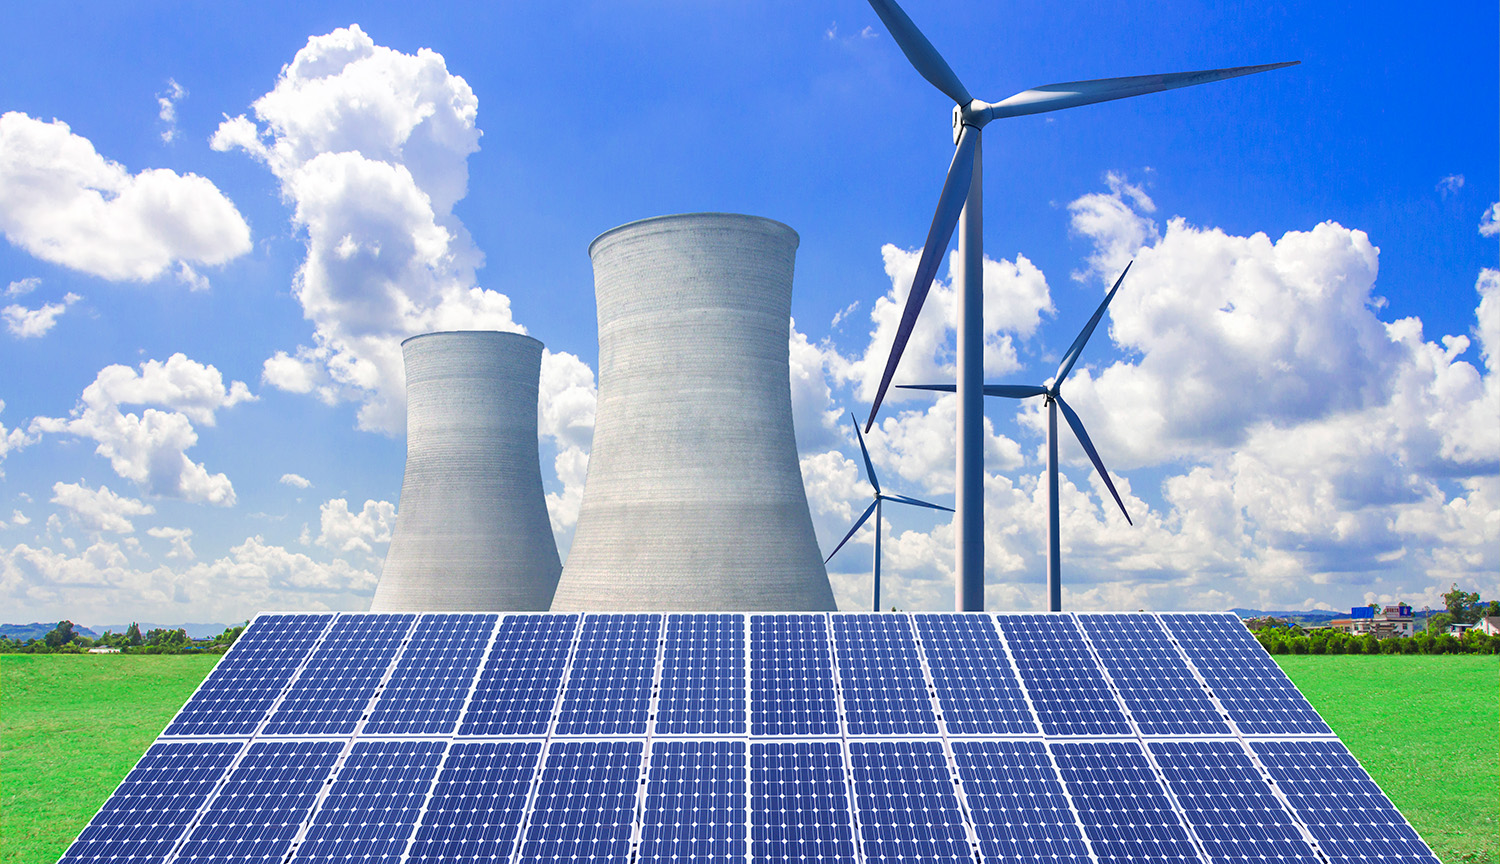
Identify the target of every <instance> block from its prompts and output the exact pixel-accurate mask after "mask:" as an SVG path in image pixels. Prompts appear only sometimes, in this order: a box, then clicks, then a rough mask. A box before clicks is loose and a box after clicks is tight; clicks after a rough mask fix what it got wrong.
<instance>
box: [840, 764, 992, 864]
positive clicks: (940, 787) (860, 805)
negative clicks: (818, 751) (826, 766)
mask: <svg viewBox="0 0 1500 864" xmlns="http://www.w3.org/2000/svg"><path fill="white" fill-rule="evenodd" d="M849 753H850V756H849V761H850V763H851V764H852V766H853V768H854V800H855V804H856V805H857V809H858V811H859V834H860V844H861V846H862V848H863V849H864V853H865V861H866V862H867V864H870V862H877V861H891V862H905V861H963V862H972V861H973V860H974V857H973V854H972V850H971V849H970V847H969V840H968V835H967V834H966V833H965V832H964V818H963V814H962V813H961V812H959V809H958V797H957V796H956V795H955V794H954V792H953V781H952V778H951V777H950V776H949V774H948V761H947V758H946V757H945V756H944V755H943V745H942V742H940V741H852V742H850V743H849Z"/></svg>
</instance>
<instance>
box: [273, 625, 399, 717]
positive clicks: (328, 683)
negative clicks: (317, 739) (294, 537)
mask: <svg viewBox="0 0 1500 864" xmlns="http://www.w3.org/2000/svg"><path fill="white" fill-rule="evenodd" d="M415 620H416V616H414V615H404V614H380V615H341V616H339V618H338V619H337V620H335V621H334V622H333V626H332V627H331V628H329V630H328V633H327V635H325V636H324V637H323V641H322V642H321V643H320V644H319V645H318V647H317V648H316V649H314V650H313V653H312V656H311V657H309V658H308V659H307V665H306V666H305V667H303V669H302V671H301V672H300V673H298V675H297V679H296V681H294V682H293V683H292V687H291V689H290V690H289V691H287V694H286V698H284V699H283V700H282V701H281V704H280V705H278V706H277V707H276V710H275V711H274V712H273V713H272V714H271V719H270V721H269V722H268V723H267V724H266V728H265V731H264V733H263V734H266V735H348V734H350V733H352V732H353V731H354V727H355V726H356V725H357V724H358V723H359V721H360V719H361V718H362V717H363V716H364V713H365V709H366V708H368V707H369V705H370V698H371V697H372V696H374V695H375V688H376V687H378V686H380V682H381V681H382V680H384V678H385V674H386V672H387V671H388V670H389V669H390V667H391V660H392V659H393V658H394V657H395V656H396V652H397V651H398V650H399V649H400V648H401V641H402V639H404V638H405V637H406V634H407V633H408V632H409V631H410V630H411V625H412V622H413V621H415Z"/></svg>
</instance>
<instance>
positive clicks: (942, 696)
mask: <svg viewBox="0 0 1500 864" xmlns="http://www.w3.org/2000/svg"><path fill="white" fill-rule="evenodd" d="M915 617H916V623H917V632H918V633H919V634H920V635H921V637H922V653H923V654H925V655H927V668H928V669H929V670H931V671H932V681H933V684H934V685H936V687H937V693H938V704H940V705H942V706H943V724H944V725H945V726H946V727H947V728H948V734H950V735H1029V734H1036V733H1037V731H1038V728H1039V727H1038V726H1037V724H1036V717H1035V716H1033V715H1032V713H1031V709H1030V708H1029V707H1027V705H1026V699H1025V697H1024V696H1023V695H1022V694H1021V685H1020V682H1018V681H1017V680H1016V673H1015V670H1014V668H1013V667H1012V666H1011V664H1010V655H1008V654H1006V652H1005V646H1004V645H1003V644H1001V642H1000V636H999V634H998V633H997V632H996V631H995V622H994V619H992V618H990V616H988V615H952V614H948V615H917V616H915Z"/></svg>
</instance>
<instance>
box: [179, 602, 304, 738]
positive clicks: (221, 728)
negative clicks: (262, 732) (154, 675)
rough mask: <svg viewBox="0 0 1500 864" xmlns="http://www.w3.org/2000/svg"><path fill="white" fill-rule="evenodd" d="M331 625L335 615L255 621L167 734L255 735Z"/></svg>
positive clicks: (189, 702) (275, 616)
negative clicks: (300, 666)
mask: <svg viewBox="0 0 1500 864" xmlns="http://www.w3.org/2000/svg"><path fill="white" fill-rule="evenodd" d="M332 621H333V616H332V615H261V616H260V617H258V618H256V619H255V621H254V622H253V623H252V624H251V625H250V626H249V627H247V628H245V632H244V633H242V634H240V637H239V639H238V640H236V641H235V643H234V647H233V648H231V649H230V650H229V653H228V654H226V655H224V659H223V660H220V661H219V663H218V665H217V666H215V667H214V671H213V672H212V673H211V674H210V675H209V676H208V680H206V681H204V682H203V684H202V686H200V687H199V688H198V692H196V693H194V694H193V696H192V698H191V699H189V700H188V703H187V705H186V706H184V707H183V709H182V711H180V712H179V713H178V714H177V717H176V718H175V719H173V721H172V723H171V724H170V725H169V726H167V731H166V732H164V733H162V734H163V735H194V736H206V735H239V736H248V735H250V734H251V733H253V732H254V731H255V729H256V727H257V726H259V725H260V723H261V721H262V720H264V719H265V716H266V711H268V710H270V708H271V705H272V703H274V702H275V701H276V697H277V696H279V695H281V691H282V690H283V689H285V687H286V682H288V681H290V680H291V678H292V674H293V673H294V672H296V671H297V667H298V666H299V665H300V664H301V663H302V660H303V658H305V657H306V656H307V653H308V652H309V651H311V650H312V647H313V645H314V644H316V642H317V641H318V637H319V636H321V635H322V634H323V631H324V630H325V629H326V628H327V627H328V625H329V623H330V622H332Z"/></svg>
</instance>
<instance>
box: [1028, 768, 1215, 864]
mask: <svg viewBox="0 0 1500 864" xmlns="http://www.w3.org/2000/svg"><path fill="white" fill-rule="evenodd" d="M1048 746H1049V747H1050V748H1051V750H1052V755H1053V758H1054V759H1055V760H1056V762H1057V768H1058V771H1059V772H1060V773H1061V774H1062V779H1063V784H1064V786H1065V787H1066V788H1067V790H1068V796H1069V797H1070V798H1071V799H1072V801H1073V807H1074V809H1076V810H1077V811H1078V816H1079V818H1080V819H1081V820H1082V822H1083V830H1084V833H1085V835H1086V836H1087V837H1088V839H1089V844H1090V846H1091V847H1092V848H1093V851H1094V855H1095V856H1096V858H1097V859H1098V860H1099V861H1100V862H1114V861H1123V862H1142V864H1145V862H1155V861H1198V860H1200V859H1199V856H1198V849H1197V847H1195V846H1194V845H1193V840H1192V837H1191V836H1190V835H1189V834H1188V832H1187V829H1186V828H1184V827H1183V825H1182V821H1181V819H1179V818H1178V815H1177V813H1176V811H1175V810H1174V809H1173V808H1172V803H1171V801H1169V800H1168V798H1167V795H1166V792H1165V791H1164V790H1163V789H1162V786H1161V783H1160V782H1158V781H1157V779H1156V774H1155V772H1154V771H1152V770H1151V763H1150V762H1148V761H1147V760H1146V755H1145V753H1143V752H1142V751H1141V746H1140V744H1139V743H1137V742H1135V741H1105V742H1098V741H1084V742H1076V743H1075V742H1066V743H1051V744H1049V745H1048Z"/></svg>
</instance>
